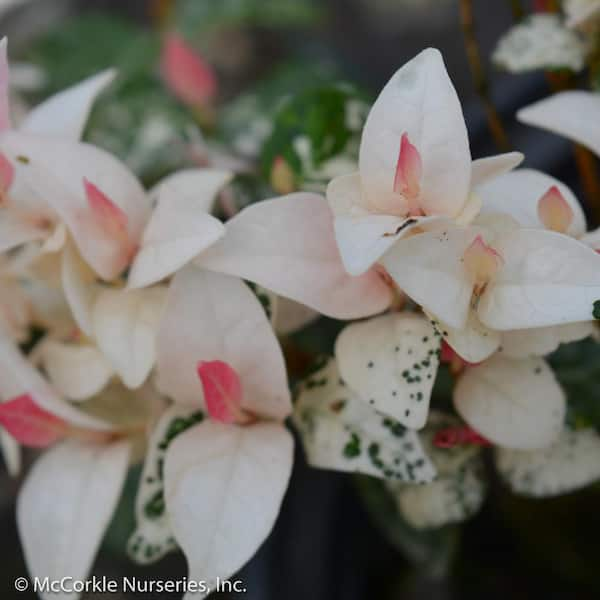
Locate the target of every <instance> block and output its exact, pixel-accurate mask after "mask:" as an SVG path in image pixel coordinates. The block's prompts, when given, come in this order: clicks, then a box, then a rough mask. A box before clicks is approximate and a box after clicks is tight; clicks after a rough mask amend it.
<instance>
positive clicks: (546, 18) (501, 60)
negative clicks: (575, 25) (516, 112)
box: [492, 14, 587, 73]
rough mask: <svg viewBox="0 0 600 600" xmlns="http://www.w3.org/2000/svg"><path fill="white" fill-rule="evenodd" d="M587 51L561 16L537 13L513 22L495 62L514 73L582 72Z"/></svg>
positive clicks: (502, 39) (500, 44)
mask: <svg viewBox="0 0 600 600" xmlns="http://www.w3.org/2000/svg"><path fill="white" fill-rule="evenodd" d="M586 52H587V48H586V44H585V42H584V41H583V40H582V39H581V38H580V37H579V35H578V34H577V33H575V32H573V31H570V30H569V29H567V28H566V27H565V26H564V24H563V22H562V19H561V17H560V16H559V15H554V14H536V15H532V16H530V17H529V18H527V19H526V20H525V21H523V22H521V23H518V24H517V25H514V26H513V27H512V28H511V29H510V30H509V31H508V33H506V34H505V35H504V36H503V37H502V38H501V39H500V41H499V42H498V45H497V46H496V49H495V50H494V54H493V56H492V59H493V61H494V62H495V63H496V65H498V66H499V67H502V68H504V69H506V70H507V71H510V72H511V73H522V72H525V71H532V70H536V69H570V70H571V71H581V69H583V67H584V65H585V55H586Z"/></svg>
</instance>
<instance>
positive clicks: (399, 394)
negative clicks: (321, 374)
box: [335, 313, 441, 429]
mask: <svg viewBox="0 0 600 600" xmlns="http://www.w3.org/2000/svg"><path fill="white" fill-rule="evenodd" d="M440 337H441V336H440V334H439V333H437V332H436V331H435V330H434V328H433V327H432V326H431V323H429V321H427V319H425V318H424V317H423V316H418V315H415V314H397V313H396V314H389V315H384V316H383V317H376V318H374V319H370V320H368V321H363V322H361V323H355V324H353V325H349V326H348V327H346V328H345V329H344V331H342V333H341V334H340V335H339V337H338V339H337V342H336V345H335V354H336V358H337V360H338V365H339V369H340V373H341V375H342V378H343V379H344V380H345V381H346V383H347V384H348V386H349V387H350V388H351V389H352V391H354V392H355V393H356V394H357V395H358V396H359V397H360V399H362V400H364V401H365V402H368V403H369V404H371V405H372V406H373V408H375V409H376V410H378V411H380V412H382V413H384V414H386V415H389V416H391V417H393V418H394V419H397V420H398V421H400V423H402V424H403V425H405V426H406V427H409V428H410V429H420V428H421V427H423V426H424V425H425V422H426V420H427V412H428V410H429V397H430V396H431V389H432V387H433V382H434V381H435V375H436V373H437V367H438V364H439V348H440Z"/></svg>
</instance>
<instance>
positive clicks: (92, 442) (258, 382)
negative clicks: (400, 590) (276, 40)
mask: <svg viewBox="0 0 600 600" xmlns="http://www.w3.org/2000/svg"><path fill="white" fill-rule="evenodd" d="M155 4H156V6H154V12H153V18H154V20H155V22H156V23H157V24H158V28H157V29H158V30H157V31H153V30H150V29H147V28H142V27H141V26H137V25H133V24H127V23H125V22H122V21H120V20H117V19H115V20H114V21H113V20H112V19H114V17H107V16H102V15H94V16H87V17H86V16H84V17H80V18H78V19H74V20H73V21H72V22H70V23H68V24H63V25H62V26H61V27H59V28H57V29H56V30H54V31H50V32H46V33H45V34H44V35H43V36H41V37H40V38H39V39H38V40H37V41H36V42H34V43H32V44H31V48H30V49H29V51H28V53H27V52H26V53H24V55H23V56H22V58H24V59H26V60H27V61H29V62H30V63H31V64H29V65H28V66H24V65H23V64H22V63H18V64H15V65H12V61H9V59H8V55H9V44H8V41H7V38H6V37H5V38H3V39H2V41H1V42H0V278H1V286H2V287H1V295H0V400H1V402H0V425H1V428H0V441H1V448H2V452H3V456H4V462H5V464H6V468H7V470H8V471H9V472H10V474H11V475H13V476H15V477H22V478H23V479H22V483H21V485H20V489H19V492H18V497H17V501H16V519H17V524H18V532H19V536H20V541H21V546H22V551H23V554H24V557H25V561H26V564H27V569H28V571H29V575H30V577H31V579H32V580H33V579H35V578H39V579H44V578H49V580H53V581H54V580H61V579H62V578H65V577H68V578H72V579H73V580H77V581H85V580H86V579H87V578H88V577H90V575H91V573H92V566H93V563H94V560H95V558H96V556H97V554H98V552H99V549H100V545H101V542H102V540H103V538H104V536H105V534H106V531H107V529H108V527H109V523H110V522H111V519H112V518H113V515H114V513H115V510H116V509H117V506H119V505H120V504H124V505H126V506H128V507H129V509H130V511H131V512H132V513H134V515H135V527H134V528H133V530H132V531H130V532H128V541H125V542H124V543H123V550H124V551H125V550H126V552H127V554H128V555H129V558H130V559H131V560H132V561H135V562H136V563H139V564H142V565H150V564H152V563H155V562H156V561H158V560H160V559H162V558H163V557H164V556H165V555H166V554H168V553H170V552H176V551H181V552H183V554H184V555H185V558H186V561H187V565H188V578H189V579H190V580H193V581H196V582H204V584H205V585H204V586H200V587H201V589H193V590H192V589H188V590H187V591H186V594H185V595H186V597H190V598H191V597H203V596H205V595H207V594H208V593H210V592H211V590H213V589H214V588H215V587H216V586H217V585H218V583H219V582H220V581H224V580H226V579H228V578H232V577H234V576H235V575H236V573H237V572H238V571H239V569H240V568H242V567H243V566H244V565H245V564H246V563H247V562H248V561H249V560H250V559H251V558H252V557H253V556H254V554H255V553H256V551H257V550H258V548H259V547H260V546H261V544H262V543H263V541H264V540H265V539H266V538H267V536H268V535H269V534H270V532H271V530H272V529H273V527H274V525H275V522H276V520H277V516H278V513H279V511H280V507H281V504H282V500H283V498H284V496H285V494H286V490H287V489H288V483H289V479H290V475H291V473H292V467H293V461H294V457H300V460H306V461H307V462H308V463H309V464H310V465H311V466H312V467H315V468H319V469H326V470H332V471H340V472H346V473H353V474H354V477H355V478H356V481H357V483H358V488H359V489H360V490H361V494H362V495H363V496H364V498H365V500H366V506H367V508H368V510H369V511H370V512H371V513H374V514H373V516H374V518H375V520H376V521H377V522H379V524H380V525H381V526H382V527H383V529H384V533H386V532H385V529H386V528H388V529H390V530H391V529H394V533H393V534H392V537H393V536H396V537H398V536H400V537H401V538H402V539H403V540H404V541H400V543H399V544H398V545H399V546H400V548H401V549H402V550H403V551H404V552H405V553H406V555H407V556H408V557H409V559H410V560H412V561H413V562H415V563H422V562H426V561H425V559H423V556H426V557H429V553H430V552H431V547H434V546H435V547H436V552H441V550H440V548H442V547H444V548H446V546H448V545H449V544H450V542H449V541H448V539H449V538H448V535H447V534H448V532H455V531H456V530H457V529H456V528H457V525H456V524H458V523H460V522H462V521H465V520H467V519H469V518H471V517H473V516H474V515H476V513H477V512H478V511H479V510H480V509H481V508H482V506H483V505H484V503H485V502H486V499H489V497H490V496H491V495H493V494H494V493H495V490H496V489H497V488H498V487H499V486H500V487H501V488H502V489H503V490H509V491H510V493H511V494H514V495H516V496H528V497H535V498H549V497H553V496H558V495H561V494H567V493H569V492H572V491H574V490H578V489H580V488H583V487H586V486H590V485H592V484H594V483H596V482H597V481H599V480H600V437H599V436H598V433H597V428H598V427H599V426H600V413H599V412H598V410H597V408H596V407H595V406H594V403H595V401H596V398H595V394H596V391H595V388H594V383H595V381H594V378H595V376H596V371H595V370H594V369H597V368H598V367H597V365H598V360H599V359H600V350H599V348H598V346H597V338H598V327H597V319H598V318H600V232H599V231H597V230H593V229H592V230H588V225H587V222H588V220H589V221H590V222H592V223H593V222H596V223H597V222H598V220H599V218H600V180H599V179H598V172H597V169H596V166H597V165H596V164H595V163H594V157H593V153H595V154H596V155H600V96H599V95H598V91H597V88H598V87H599V86H600V60H599V59H598V56H599V55H600V2H596V1H594V0H587V1H583V0H582V1H576V0H565V1H564V2H562V3H560V2H552V1H550V0H548V1H546V2H537V3H535V7H533V8H531V9H530V8H529V7H524V6H521V3H520V2H512V3H509V4H511V5H512V8H513V10H514V16H515V24H514V26H513V27H512V28H511V29H510V30H509V31H507V32H506V33H505V35H503V36H502V38H501V39H500V40H499V42H498V44H497V47H496V50H495V51H494V54H493V60H494V62H495V63H496V65H497V66H498V67H500V68H503V69H505V70H507V71H509V72H514V73H517V72H523V71H530V70H541V71H545V72H546V74H547V76H548V80H549V81H550V83H551V84H552V86H553V88H554V91H555V93H554V94H552V95H551V96H549V97H547V98H543V99H541V100H540V101H538V102H536V103H534V104H532V105H530V106H526V107H522V109H521V110H520V111H519V112H518V119H519V120H520V121H521V122H523V123H525V124H528V125H531V126H535V127H538V128H543V129H546V130H549V131H551V132H553V133H556V134H559V135H561V136H564V137H567V138H569V139H571V140H573V141H575V142H577V143H578V144H580V145H579V146H577V151H576V157H577V165H578V167H579V168H580V173H581V176H582V180H583V186H582V188H583V190H584V191H585V197H582V198H581V200H580V199H578V198H577V197H576V195H575V193H574V192H573V191H572V190H571V189H570V187H569V186H568V185H566V184H565V183H563V182H561V181H559V180H558V179H556V178H555V177H553V176H552V175H550V174H548V173H545V172H542V171H540V170H536V169H532V168H529V167H522V166H521V164H522V163H523V161H524V159H525V160H526V157H525V156H524V155H523V154H522V153H520V152H519V151H518V148H516V149H512V148H510V147H509V146H508V138H507V136H506V133H505V130H504V128H503V124H502V122H501V119H500V117H499V115H498V112H497V111H496V109H495V108H494V105H493V104H492V102H491V99H490V97H489V95H488V93H487V91H486V86H485V85H482V86H480V88H481V94H482V100H483V102H484V105H485V108H486V116H487V120H488V123H489V131H490V138H491V139H494V140H495V141H496V142H497V143H498V147H499V150H498V153H497V154H494V155H491V156H485V157H473V156H472V154H471V150H470V143H469V136H468V132H467V125H466V123H465V118H464V116H463V109H462V107H461V102H460V99H459V97H458V94H457V92H456V90H455V87H454V85H453V82H452V77H451V76H450V75H449V73H448V70H447V68H446V65H445V61H444V57H443V55H442V53H441V52H440V51H439V50H437V49H435V48H423V49H422V50H421V51H420V52H418V53H417V54H416V55H415V56H414V57H412V58H411V59H409V60H408V61H406V62H405V63H404V64H399V65H397V66H398V69H397V71H396V72H395V73H394V74H393V75H392V76H391V77H390V78H389V81H388V82H387V83H386V84H385V86H384V87H383V88H382V89H381V91H380V93H379V95H378V97H377V98H376V99H375V100H374V102H373V101H371V99H370V98H369V97H368V95H366V94H364V93H363V92H362V91H361V90H359V89H358V88H357V87H355V86H353V85H351V84H349V83H347V82H344V83H342V82H341V81H340V77H339V74H338V73H336V72H335V69H324V70H322V72H320V71H319V68H318V67H315V66H312V65H308V66H307V65H302V64H299V63H293V61H292V60H291V59H289V60H288V61H287V63H286V67H285V68H284V69H282V70H280V71H278V72H277V74H275V75H272V76H271V79H270V80H268V81H263V82H261V83H260V84H257V83H256V82H255V83H254V87H252V86H250V87H249V88H248V89H245V90H243V89H242V90H239V89H238V90H235V91H234V92H232V91H231V90H228V88H227V86H228V72H235V71H236V70H240V69H241V70H242V71H243V70H244V69H245V68H247V67H248V65H247V64H246V63H245V61H246V60H248V58H247V56H246V54H247V51H248V48H247V46H246V45H244V44H247V43H248V40H247V31H246V30H245V28H244V27H246V26H247V25H248V23H249V22H250V23H252V25H253V26H256V27H264V26H267V25H268V26H271V27H274V28H275V29H278V28H282V30H285V27H289V26H291V25H294V24H295V23H298V22H304V23H309V24H311V23H313V20H314V19H318V18H319V10H318V7H316V6H314V5H309V4H304V3H294V2H287V1H286V2H282V3H281V4H278V3H272V2H263V3H258V4H256V3H253V2H249V1H248V2H246V3H239V6H237V5H236V6H237V9H236V8H235V7H234V4H235V3H227V2H225V3H223V6H221V8H220V9H217V8H215V7H213V8H212V9H209V8H207V6H208V5H204V4H203V3H196V2H174V3H173V2H171V3H170V2H166V3H155ZM407 4H408V3H407ZM457 4H459V8H460V14H461V17H462V24H463V29H464V35H465V41H466V44H467V50H468V53H469V58H470V66H471V68H472V71H473V75H474V76H475V79H476V80H477V81H484V82H485V78H486V76H487V75H486V73H485V72H484V69H483V66H482V65H483V63H482V60H481V56H480V54H479V48H478V45H477V40H476V38H475V37H474V30H473V12H472V6H471V2H467V1H462V2H458V3H457ZM159 5H160V6H159ZM242 5H244V6H245V7H246V8H245V9H243V8H242ZM236 10H238V11H239V12H236ZM407 10H409V9H408V8H407ZM278 19H279V20H278ZM225 24H227V26H226V27H225ZM242 25H244V26H242ZM192 31H194V32H198V31H202V33H203V35H202V36H200V39H210V40H211V44H208V45H203V44H198V45H197V46H195V45H194V43H195V42H194V40H195V39H196V38H195V36H194V35H192V34H191V32H192ZM86 38H89V39H86ZM102 39H110V40H112V41H113V43H112V46H113V48H112V49H107V50H106V55H105V56H103V57H102V60H98V58H97V57H96V56H86V50H85V48H84V47H85V46H86V44H88V45H89V46H90V47H92V48H93V47H94V46H97V45H98V43H99V41H100V40H102ZM78 44H81V45H82V46H83V48H82V51H81V56H77V52H76V51H75V50H74V48H75V47H76V46H77V45H78ZM223 44H225V45H227V46H228V50H227V51H225V49H224V46H223ZM236 44H237V46H236ZM11 47H12V46H11ZM107 56H108V57H109V58H110V60H111V61H112V63H113V64H106V60H107ZM9 62H10V63H11V65H10V66H9ZM248 68H249V67H248ZM309 71H311V73H312V75H311V79H310V81H311V82H312V83H313V85H311V86H307V85H304V83H303V79H304V77H306V73H308V72H309ZM580 71H585V74H586V75H589V79H588V80H586V81H589V85H587V84H585V85H584V84H583V83H582V82H583V81H584V79H583V77H582V76H577V73H578V72H580ZM27 76H28V77H29V79H27ZM23 80H27V81H29V84H28V85H27V86H25V88H26V89H23V85H22V84H21V86H19V85H17V84H18V82H19V81H21V82H22V81H23ZM229 83H230V82H229ZM582 87H585V88H586V89H582ZM34 98H35V99H39V100H40V101H39V102H35V103H34V102H33V101H32V100H33V99H34ZM590 151H591V152H590ZM586 215H587V216H586ZM295 444H299V445H300V446H301V447H302V451H301V452H298V451H295V450H294V445H295ZM27 448H31V449H34V450H32V451H25V449H27ZM22 463H23V464H22ZM126 480H128V481H133V482H134V486H135V493H134V494H131V493H128V492H124V491H123V490H124V488H125V489H127V487H129V486H124V484H125V481H126ZM374 498H376V499H378V500H377V501H375V502H374V500H373V499H374ZM383 505H385V506H386V509H385V510H386V511H387V512H386V513H385V515H384V514H383V512H382V511H383V510H384V509H383V508H382V506H383ZM398 531H401V533H398ZM387 533H388V534H390V531H388V532H387ZM438 534H439V536H437V537H435V536H436V535H438ZM432 535H433V536H434V537H431V536H432ZM427 536H429V537H427ZM451 545H452V547H453V550H452V552H457V550H456V544H455V543H452V544H451ZM415 548H417V550H415ZM448 553H450V550H448ZM429 558H430V557H429ZM449 560H450V559H448V558H445V559H444V560H443V561H442V562H445V563H448V562H449ZM432 561H433V559H432ZM438 568H439V565H438ZM184 591H185V590H184ZM61 593H63V594H64V597H75V596H77V593H73V594H69V593H67V592H64V591H63V592H61ZM40 595H41V596H42V597H44V598H54V597H56V594H55V593H53V592H52V591H48V590H42V591H41V592H40Z"/></svg>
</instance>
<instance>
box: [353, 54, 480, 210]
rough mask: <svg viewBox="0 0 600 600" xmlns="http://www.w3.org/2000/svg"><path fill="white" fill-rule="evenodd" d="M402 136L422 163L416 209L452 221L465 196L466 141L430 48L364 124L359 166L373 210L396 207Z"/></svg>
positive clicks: (392, 84) (394, 81)
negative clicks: (394, 188) (398, 161)
mask: <svg viewBox="0 0 600 600" xmlns="http://www.w3.org/2000/svg"><path fill="white" fill-rule="evenodd" d="M404 133H407V134H408V137H409V140H410V142H411V143H412V144H413V145H414V146H415V147H416V149H417V150H418V152H419V154H420V156H421V160H422V163H423V176H422V181H421V198H420V203H421V206H422V207H423V208H424V210H425V213H426V214H428V215H445V216H449V217H453V216H456V215H458V214H459V213H460V212H461V209H462V207H463V205H464V203H465V201H466V199H467V196H468V193H469V185H470V179H471V155H470V152H469V141H468V138H467V129H466V126H465V121H464V117H463V114H462V109H461V107H460V102H459V100H458V97H457V95H456V91H455V90H454V87H453V86H452V82H451V81H450V78H449V77H448V73H447V72H446V69H445V67H444V61H443V59H442V56H441V54H440V53H439V51H437V50H434V49H432V48H429V49H427V50H424V51H423V52H421V53H420V54H419V55H418V56H416V57H415V58H414V59H412V60H411V61H410V62H408V63H407V64H405V65H404V66H403V67H402V68H401V69H400V70H398V71H397V72H396V74H395V75H394V76H393V77H392V78H391V79H390V81H389V82H388V83H387V85H386V86H385V87H384V88H383V91H382V92H381V94H380V95H379V98H378V99H377V100H376V102H375V104H374V105H373V108H372V109H371V112H370V113H369V116H368V118H367V122H366V124H365V128H364V130H363V136H362V141H361V146H360V158H359V164H360V176H361V180H362V184H363V186H364V190H365V193H366V195H367V197H368V200H369V203H370V204H371V205H373V206H376V207H380V208H382V209H386V208H387V207H389V206H394V205H395V204H397V203H398V201H399V200H400V201H401V198H399V196H398V195H397V194H394V193H393V184H394V175H395V171H396V164H397V160H398V153H399V150H400V139H401V137H402V135H403V134H404ZM386 212H387V211H386Z"/></svg>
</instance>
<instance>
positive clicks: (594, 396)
mask: <svg viewBox="0 0 600 600" xmlns="http://www.w3.org/2000/svg"><path fill="white" fill-rule="evenodd" d="M549 361H550V364H551V366H552V368H553V370H554V373H555V374H556V377H557V379H558V381H559V383H560V384H561V385H562V387H563V388H564V390H565V392H566V393H567V401H568V409H567V424H568V425H569V426H571V427H575V428H582V427H590V426H591V427H595V428H596V429H597V430H599V431H600V397H599V396H598V382H599V381H600V344H598V342H596V341H595V340H594V339H591V338H587V339H585V340H582V341H580V342H574V343H571V344H563V345H561V346H560V347H559V348H558V350H556V352H554V353H553V354H551V355H550V357H549Z"/></svg>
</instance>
